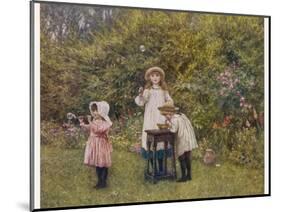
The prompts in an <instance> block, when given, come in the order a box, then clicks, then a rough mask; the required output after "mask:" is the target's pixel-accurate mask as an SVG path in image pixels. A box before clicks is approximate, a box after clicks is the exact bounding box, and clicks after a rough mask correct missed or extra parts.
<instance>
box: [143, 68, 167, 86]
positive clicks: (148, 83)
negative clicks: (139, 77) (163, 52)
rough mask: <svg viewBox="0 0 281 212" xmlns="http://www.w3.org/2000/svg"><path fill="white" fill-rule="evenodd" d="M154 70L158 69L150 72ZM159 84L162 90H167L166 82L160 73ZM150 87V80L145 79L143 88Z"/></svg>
mask: <svg viewBox="0 0 281 212" xmlns="http://www.w3.org/2000/svg"><path fill="white" fill-rule="evenodd" d="M155 72H157V73H159V72H158V71H153V72H151V73H150V74H152V73H155ZM149 76H150V75H149ZM159 86H160V87H161V88H162V89H163V90H165V91H167V90H168V86H167V83H166V82H165V79H164V78H163V76H162V74H160V82H159ZM151 87H152V82H151V80H147V81H146V84H145V87H144V88H145V89H150V88H151Z"/></svg>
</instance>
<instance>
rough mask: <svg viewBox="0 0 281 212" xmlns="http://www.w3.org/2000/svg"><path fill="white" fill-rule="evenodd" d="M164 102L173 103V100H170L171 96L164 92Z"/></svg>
mask: <svg viewBox="0 0 281 212" xmlns="http://www.w3.org/2000/svg"><path fill="white" fill-rule="evenodd" d="M165 102H173V103H174V101H173V99H172V98H171V96H170V95H169V92H168V91H165Z"/></svg>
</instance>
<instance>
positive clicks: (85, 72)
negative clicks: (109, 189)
mask: <svg viewBox="0 0 281 212" xmlns="http://www.w3.org/2000/svg"><path fill="white" fill-rule="evenodd" d="M40 21H41V34H40V35H41V51H40V52H41V120H42V122H41V129H42V131H41V138H42V139H41V141H42V152H43V154H42V158H41V162H42V164H43V168H42V170H41V172H42V175H43V176H44V177H43V178H42V179H43V180H42V181H43V182H42V184H43V189H42V197H43V198H42V202H43V205H44V204H45V205H46V206H57V205H61V204H62V202H60V201H59V200H56V199H54V198H57V199H62V200H61V201H63V198H62V197H61V196H60V195H61V192H62V190H63V189H66V188H65V186H62V185H61V187H59V188H61V189H62V190H60V189H58V190H57V191H56V192H54V188H53V187H52V185H51V181H48V180H47V179H52V182H57V183H59V182H60V178H55V177H54V176H53V175H52V171H51V170H54V169H55V168H58V167H61V166H62V163H65V162H66V161H72V159H71V157H72V156H73V155H77V150H78V151H79V152H81V153H82V154H83V148H84V143H85V139H86V138H87V133H85V132H82V131H81V130H80V128H79V127H78V126H77V125H75V124H73V123H65V122H66V114H67V113H69V112H72V113H74V114H76V115H85V114H88V113H89V112H88V104H89V102H90V101H93V100H96V101H100V100H105V101H107V102H108V103H109V104H110V107H111V110H110V117H111V119H112V120H113V122H114V124H113V129H112V131H111V140H112V143H113V145H114V148H115V149H116V151H115V153H114V154H115V156H114V157H115V158H119V160H121V161H122V160H124V161H126V160H125V158H124V157H129V158H130V157H133V158H134V157H135V156H132V155H129V156H128V154H135V153H129V151H128V150H133V151H137V150H138V147H139V146H138V143H139V140H140V133H141V128H142V116H143V108H140V107H137V106H136V104H135V103H134V98H135V96H136V95H137V91H138V88H139V87H140V86H143V85H144V84H145V81H144V72H145V70H146V69H147V68H149V67H151V66H160V67H162V68H163V69H164V70H165V73H166V81H167V84H168V88H169V92H170V94H171V96H172V98H173V100H174V102H175V104H176V105H177V106H178V107H180V110H181V112H183V113H185V114H186V115H187V116H188V117H189V118H190V120H191V122H192V124H193V126H194V128H195V133H196V137H197V139H198V144H199V148H198V149H197V150H195V151H194V154H193V158H194V160H195V161H196V162H195V164H197V165H196V166H197V167H198V168H197V169H198V170H201V172H202V174H203V172H204V171H202V167H201V166H202V165H203V164H201V163H200V161H202V158H203V156H204V153H205V150H206V149H207V148H212V149H213V150H214V151H215V152H216V155H217V160H218V161H219V162H220V163H224V162H225V163H226V164H227V165H226V167H231V168H229V169H234V170H236V171H237V170H240V169H244V168H246V169H247V170H248V171H249V172H248V173H247V174H248V175H249V176H251V177H250V178H251V179H256V177H257V176H258V177H257V178H258V179H259V180H257V181H256V183H257V184H258V185H259V186H256V185H255V184H251V183H250V182H243V180H241V181H239V182H241V183H242V184H240V185H243V186H241V187H243V189H240V190H241V192H242V193H240V194H241V195H243V194H247V192H248V191H251V193H262V189H263V186H262V185H263V160H264V157H263V142H264V137H263V134H264V129H263V122H264V121H263V116H264V62H263V58H264V55H263V54H264V53H263V52H264V46H263V45H264V34H263V33H264V30H263V18H262V17H254V16H233V15H227V16H226V15H215V14H203V13H191V12H172V11H161V10H158V11H157V10H147V9H146V10H139V9H129V8H127V9H122V8H111V7H93V6H89V7H88V6H73V5H57V4H50V3H48V4H44V3H42V4H41V19H40ZM71 151H73V152H71ZM54 152H61V155H64V154H65V155H66V156H65V157H64V159H63V160H54V161H53V162H52V163H49V162H50V161H52V158H53V157H52V155H53V156H54V154H53V153H54ZM82 154H81V155H80V156H79V157H80V158H76V161H73V163H75V164H76V165H77V163H78V164H79V165H77V166H80V165H81V164H80V163H81V161H82ZM59 155H60V154H59ZM116 160H118V159H116ZM133 160H135V159H133ZM138 160H139V163H142V162H141V159H140V157H139V158H138V159H137V161H138ZM79 161H80V162H79ZM231 164H232V165H231ZM232 166H235V168H234V167H232ZM62 167H64V166H62ZM73 167H74V168H75V167H76V166H73ZM137 167H138V166H137ZM66 168H67V166H66ZM68 168H69V169H68V171H69V172H72V171H73V170H71V167H68ZM76 168H77V167H76ZM118 168H120V169H122V167H118V165H116V166H115V169H116V170H117V169H118ZM123 168H124V167H123ZM113 169H114V167H113ZM130 169H133V170H134V169H139V168H136V166H132V167H130ZM141 169H142V168H141ZM203 169H204V168H203ZM59 170H61V171H65V172H64V173H67V172H68V171H66V170H63V169H59ZM251 170H252V171H251ZM120 172H121V173H122V170H120ZM194 172H196V170H195V171H194ZM199 172H200V171H199ZM201 172H200V173H201ZM234 172H235V171H234ZM83 173H84V172H82V174H83ZM117 173H118V172H117ZM215 173H216V172H215ZM245 173H246V172H245ZM84 174H85V173H84ZM132 174H133V173H132ZM62 175H64V174H62ZM225 175H226V177H225V179H226V182H224V183H226V184H227V183H231V182H232V181H233V179H232V178H228V177H229V175H231V173H229V174H228V173H225V172H223V171H219V170H218V172H217V173H216V177H214V179H216V178H217V176H225ZM83 176H84V178H83V177H82V178H83V179H84V180H86V178H85V175H83ZM249 176H248V177H249ZM112 177H113V178H114V173H112ZM244 177H245V176H243V177H241V179H243V178H244ZM116 178H118V177H116ZM132 178H134V177H132ZM141 178H142V177H141ZM198 178H199V179H201V178H204V175H203V176H201V175H200V176H198ZM44 179H46V180H44ZM62 179H63V177H62ZM204 179H206V178H204ZM73 180H74V179H73ZM139 180H140V179H139ZM206 180H207V181H206V184H208V180H210V179H206ZM250 181H251V180H250ZM254 181H255V180H254ZM61 183H62V184H63V182H62V181H61ZM194 183H195V187H196V188H198V196H200V194H202V196H204V197H205V196H207V197H208V196H209V197H210V196H214V194H216V195H215V196H219V195H239V192H238V193H237V190H235V192H233V193H231V192H230V193H227V194H226V193H225V190H224V189H223V188H222V187H220V186H217V187H215V188H214V190H212V191H211V192H210V193H204V192H203V190H204V187H203V188H202V187H200V185H201V183H200V182H198V186H196V182H194ZM218 183H219V182H218ZM243 183H247V184H246V185H245V184H243ZM85 184H87V183H85ZM203 184H204V183H203ZM116 185H122V183H121V184H120V183H116ZM143 185H146V184H143ZM135 186H136V185H135V184H132V185H131V187H132V188H135ZM140 186H142V185H137V187H138V188H139V187H140ZM231 186H232V187H233V188H235V187H236V186H237V184H236V185H234V184H233V185H232V184H230V187H231ZM160 187H161V186H160ZM120 189H121V190H122V191H123V190H124V189H125V190H126V188H125V186H124V187H122V188H120ZM135 189H136V188H135ZM156 189H157V188H156ZM158 189H159V188H158ZM255 189H256V190H255ZM50 192H52V195H50ZM66 193H71V192H70V191H67V189H66ZM180 193H181V192H180ZM195 193H196V192H195ZM203 193H204V195H203ZM56 194H57V195H59V196H56ZM69 195H70V194H69ZM87 195H89V193H88V192H85V196H87ZM136 196H137V195H136ZM152 197H153V195H152ZM154 197H155V198H156V199H157V198H159V197H157V195H156V194H155V195H154ZM67 198H69V199H68V201H67V202H68V204H71V203H73V202H75V201H74V199H75V196H74V197H73V196H71V197H67ZM76 198H77V197H76ZM85 198H86V199H87V198H88V197H85ZM105 198H106V197H105ZM124 198H125V199H126V197H124V196H122V197H120V199H119V200H118V201H121V200H123V199H124ZM161 198H162V199H163V197H161ZM161 198H160V199H161ZM179 198H191V196H190V194H189V193H186V195H183V194H182V193H181V196H180V197H179ZM152 199H153V198H152ZM146 200H147V199H145V198H144V199H143V198H140V197H137V200H130V201H146ZM80 201H82V200H80ZM104 201H106V200H104V199H103V200H101V202H104ZM116 201H117V200H116ZM118 201H117V202H118ZM82 202H83V201H82ZM86 202H87V204H89V202H88V200H87V201H86ZM95 204H97V202H95Z"/></svg>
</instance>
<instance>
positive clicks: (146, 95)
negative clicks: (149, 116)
mask: <svg viewBox="0 0 281 212" xmlns="http://www.w3.org/2000/svg"><path fill="white" fill-rule="evenodd" d="M149 97H150V92H149V90H148V89H145V90H144V92H143V95H142V96H137V97H136V98H135V103H136V104H137V105H138V106H144V105H145V104H146V103H147V102H148V100H149Z"/></svg>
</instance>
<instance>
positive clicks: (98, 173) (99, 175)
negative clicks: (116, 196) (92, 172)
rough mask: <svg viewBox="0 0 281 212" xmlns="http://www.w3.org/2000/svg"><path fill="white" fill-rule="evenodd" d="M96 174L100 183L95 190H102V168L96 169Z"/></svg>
mask: <svg viewBox="0 0 281 212" xmlns="http://www.w3.org/2000/svg"><path fill="white" fill-rule="evenodd" d="M96 174H97V177H98V182H97V184H96V186H95V188H97V189H98V188H100V187H101V184H102V168H100V167H96Z"/></svg>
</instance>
